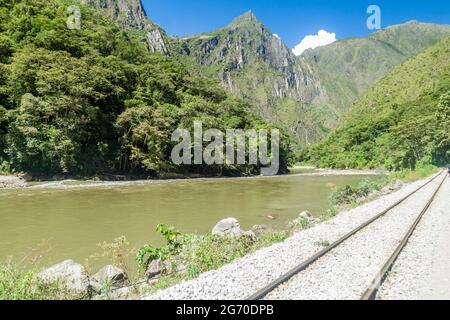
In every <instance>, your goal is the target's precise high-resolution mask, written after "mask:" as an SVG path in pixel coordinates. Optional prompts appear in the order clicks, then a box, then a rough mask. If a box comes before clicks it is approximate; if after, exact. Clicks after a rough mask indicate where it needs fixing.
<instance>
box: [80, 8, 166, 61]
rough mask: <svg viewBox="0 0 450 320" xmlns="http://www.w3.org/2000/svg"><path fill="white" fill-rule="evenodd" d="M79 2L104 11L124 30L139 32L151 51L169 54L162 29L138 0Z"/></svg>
mask: <svg viewBox="0 0 450 320" xmlns="http://www.w3.org/2000/svg"><path fill="white" fill-rule="evenodd" d="M80 2H81V3H82V4H85V5H89V6H91V7H94V8H97V9H99V10H103V11H105V13H106V14H107V15H108V16H109V17H110V18H111V19H112V20H114V21H116V22H117V23H118V25H119V26H120V27H122V28H123V29H124V30H137V31H139V32H141V33H142V35H141V36H142V38H143V41H145V42H146V44H147V47H148V49H149V50H150V51H151V52H160V53H162V54H165V55H168V54H169V48H168V46H167V43H166V42H167V36H166V34H165V32H164V30H163V29H161V28H160V27H159V26H157V25H156V24H154V23H153V22H152V21H151V20H150V19H149V18H148V16H147V13H146V12H145V9H144V7H143V6H142V3H141V1H140V0H80Z"/></svg>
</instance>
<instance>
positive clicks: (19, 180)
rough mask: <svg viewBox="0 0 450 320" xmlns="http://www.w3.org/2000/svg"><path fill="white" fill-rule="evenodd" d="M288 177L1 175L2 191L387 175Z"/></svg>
mask: <svg viewBox="0 0 450 320" xmlns="http://www.w3.org/2000/svg"><path fill="white" fill-rule="evenodd" d="M289 170H290V173H289V174H283V175H277V176H271V177H267V176H223V177H206V176H201V175H189V176H182V175H167V176H164V177H158V178H146V179H144V178H142V176H113V175H110V176H101V177H95V178H80V177H65V176H53V177H32V176H31V175H4V176H1V175H0V189H18V188H44V189H45V188H49V189H71V188H72V189H73V188H101V187H122V186H131V185H148V184H155V183H177V182H180V181H189V180H196V181H221V180H225V179H227V180H242V179H267V178H277V177H280V176H282V177H300V176H305V177H307V176H310V177H326V176H377V175H385V174H387V173H386V172H384V171H378V170H353V169H349V170H334V169H321V168H315V167H301V166H297V167H292V168H290V169H289Z"/></svg>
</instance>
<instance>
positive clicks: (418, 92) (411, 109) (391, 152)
mask: <svg viewBox="0 0 450 320" xmlns="http://www.w3.org/2000/svg"><path fill="white" fill-rule="evenodd" d="M304 159H307V160H309V161H311V162H312V163H314V164H317V165H319V166H322V167H335V168H363V167H369V168H376V167H385V168H387V169H389V170H401V169H404V168H409V169H414V168H416V167H417V166H423V165H427V164H431V163H432V164H436V165H442V164H446V163H448V162H450V38H446V39H444V40H442V41H441V42H439V43H438V44H436V45H434V46H432V47H431V48H428V49H426V50H425V51H423V52H421V53H420V54H418V55H417V56H416V57H414V58H412V59H410V60H408V61H407V62H405V63H403V64H402V65H400V66H398V67H397V68H395V69H394V70H393V71H392V72H391V73H390V74H389V75H388V76H387V77H386V78H384V79H383V80H382V81H380V82H379V83H377V84H376V85H375V86H374V87H373V88H372V89H371V90H369V92H368V93H367V95H366V96H365V98H364V99H362V100H361V101H360V102H358V103H357V104H356V106H355V107H354V109H353V110H352V111H351V113H350V115H349V116H348V117H347V119H346V120H345V121H344V122H343V123H342V124H341V126H340V127H339V128H338V129H337V130H335V132H334V133H333V134H332V135H331V136H330V137H329V138H328V139H326V140H325V141H323V142H322V143H320V144H318V145H317V146H315V147H313V148H312V149H311V150H310V151H309V152H308V154H307V155H305V157H304Z"/></svg>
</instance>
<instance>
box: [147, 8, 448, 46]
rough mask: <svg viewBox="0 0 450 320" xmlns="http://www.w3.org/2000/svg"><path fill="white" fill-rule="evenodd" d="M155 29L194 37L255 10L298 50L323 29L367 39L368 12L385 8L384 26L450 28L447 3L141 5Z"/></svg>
mask: <svg viewBox="0 0 450 320" xmlns="http://www.w3.org/2000/svg"><path fill="white" fill-rule="evenodd" d="M142 2H143V4H144V7H145V9H146V11H147V13H148V15H149V17H150V19H151V20H153V21H154V22H155V23H157V24H159V25H160V26H161V27H163V28H164V29H165V30H166V31H167V33H168V34H170V35H179V36H182V35H192V34H197V33H201V32H207V31H212V30H215V29H218V28H221V27H223V26H225V25H227V24H228V23H229V22H230V21H231V20H232V19H233V18H234V17H236V16H238V15H240V14H242V13H244V12H246V11H248V10H252V11H253V12H254V13H255V15H256V16H257V17H258V18H259V20H261V21H262V22H263V23H264V24H265V25H266V26H267V27H269V29H270V30H271V31H272V32H273V33H276V34H278V35H280V37H281V38H282V39H283V41H284V42H285V43H286V44H287V45H288V46H289V47H294V46H295V45H296V44H298V43H299V42H300V41H301V40H302V39H303V38H304V37H305V36H306V35H309V34H316V33H317V32H318V31H319V30H321V29H324V30H327V31H329V32H333V33H336V35H337V38H338V39H343V38H348V37H355V36H364V35H367V34H368V33H369V32H371V31H370V30H368V29H367V27H366V20H367V18H368V14H367V13H366V10H367V7H368V6H369V5H371V4H376V5H378V6H379V7H380V8H381V12H382V26H383V27H386V26H389V25H393V24H398V23H403V22H406V21H409V20H418V21H422V22H434V23H447V24H450V1H448V0H410V1H407V0H395V1H393V0H382V1H377V0H372V1H366V0H347V1H345V0H341V1H338V0H279V1H276V0H142Z"/></svg>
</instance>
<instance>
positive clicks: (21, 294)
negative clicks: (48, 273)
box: [0, 263, 71, 300]
mask: <svg viewBox="0 0 450 320" xmlns="http://www.w3.org/2000/svg"><path fill="white" fill-rule="evenodd" d="M70 298H71V297H70V295H69V294H68V293H67V291H66V290H64V289H63V288H61V287H60V286H59V285H58V284H57V283H46V282H44V281H42V280H41V279H40V278H39V277H38V276H37V274H36V273H35V272H33V271H25V270H23V269H22V268H20V267H18V266H17V265H14V264H12V263H5V264H0V300H66V299H70Z"/></svg>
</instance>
